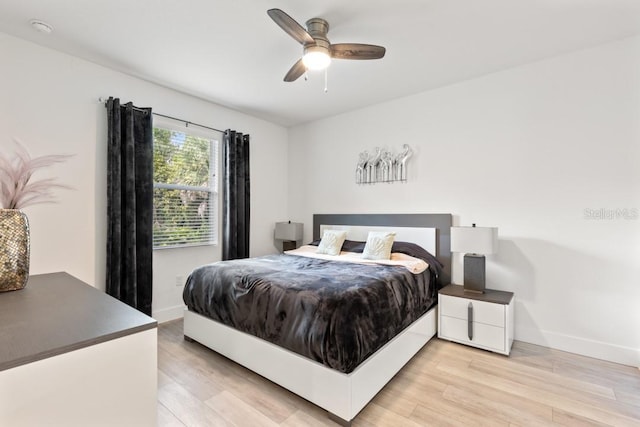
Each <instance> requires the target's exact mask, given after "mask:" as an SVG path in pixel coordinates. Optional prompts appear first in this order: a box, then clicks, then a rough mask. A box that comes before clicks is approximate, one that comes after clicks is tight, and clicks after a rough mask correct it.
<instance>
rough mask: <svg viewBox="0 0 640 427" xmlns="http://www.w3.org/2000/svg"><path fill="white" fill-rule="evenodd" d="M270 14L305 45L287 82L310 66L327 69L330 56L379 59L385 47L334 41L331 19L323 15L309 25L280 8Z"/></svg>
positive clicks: (310, 20) (288, 75)
mask: <svg viewBox="0 0 640 427" xmlns="http://www.w3.org/2000/svg"><path fill="white" fill-rule="evenodd" d="M267 14H269V16H270V17H271V19H273V20H274V21H275V23H276V24H278V25H279V26H280V28H282V29H283V30H284V31H285V32H286V33H287V34H289V35H290V36H291V37H293V38H294V40H296V41H297V42H298V43H300V44H302V46H303V48H304V55H303V56H302V58H300V59H299V60H298V61H297V62H296V63H295V64H293V67H291V69H290V70H289V72H288V73H287V74H286V75H285V76H284V81H285V82H293V81H295V80H297V79H298V77H300V76H301V75H303V74H304V73H305V72H306V71H307V70H308V69H309V70H324V69H326V68H327V67H328V66H329V64H330V63H331V59H332V58H335V59H380V58H382V57H384V54H385V52H386V49H385V48H384V47H382V46H376V45H372V44H361V43H338V44H331V43H330V42H329V39H328V38H327V33H328V32H329V23H328V22H327V21H325V20H324V19H321V18H311V19H309V20H308V21H307V22H306V25H307V29H306V30H305V29H304V27H302V25H300V24H298V23H297V22H296V21H295V20H294V19H293V18H292V17H290V16H289V15H287V14H286V13H285V12H283V11H282V10H280V9H269V10H268V11H267Z"/></svg>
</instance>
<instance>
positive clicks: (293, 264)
mask: <svg viewBox="0 0 640 427" xmlns="http://www.w3.org/2000/svg"><path fill="white" fill-rule="evenodd" d="M430 276H431V274H430V270H429V269H427V270H426V271H425V272H424V273H421V274H417V275H414V274H412V273H411V272H409V271H408V270H406V269H405V268H403V267H395V266H393V267H392V266H381V265H361V264H354V263H342V262H332V261H325V260H318V259H313V258H305V257H300V256H295V255H270V256H264V257H258V258H249V259H241V260H233V261H222V262H217V263H214V264H210V265H205V266H202V267H200V268H198V269H196V270H194V271H193V273H192V274H191V275H190V276H189V278H188V280H187V283H186V286H185V289H184V294H183V298H184V302H185V303H186V305H187V306H188V308H189V310H191V311H193V312H196V313H199V314H202V315H204V316H206V317H209V318H211V319H213V320H216V321H218V322H220V323H223V324H225V325H228V326H231V327H233V328H236V329H238V330H240V331H243V332H246V333H249V334H252V335H254V336H256V337H259V338H262V339H264V340H267V341H270V342H272V343H274V344H276V345H278V346H281V347H283V348H286V349H288V350H291V351H293V352H296V353H298V354H301V355H303V356H305V357H308V358H309V359H312V360H315V361H317V362H320V363H323V364H324V365H326V366H328V367H330V368H333V369H336V370H338V371H341V372H345V373H349V372H351V371H353V370H354V369H355V368H356V367H357V366H358V365H359V364H360V363H361V362H363V361H364V360H365V359H367V357H369V356H370V355H371V354H373V353H374V352H375V351H376V350H378V349H379V348H380V347H382V346H383V345H384V344H385V343H387V342H388V341H389V340H391V339H392V338H393V337H394V336H395V335H396V334H398V333H399V332H400V331H402V330H403V329H404V328H406V327H407V326H409V325H410V324H411V323H413V321H415V320H416V319H418V318H419V317H420V316H421V315H422V314H424V313H425V312H426V311H427V310H428V309H429V308H431V307H432V306H433V305H434V304H435V303H436V300H437V297H436V295H437V287H436V286H435V280H433V278H432V277H430ZM430 282H431V283H433V284H434V285H433V286H430Z"/></svg>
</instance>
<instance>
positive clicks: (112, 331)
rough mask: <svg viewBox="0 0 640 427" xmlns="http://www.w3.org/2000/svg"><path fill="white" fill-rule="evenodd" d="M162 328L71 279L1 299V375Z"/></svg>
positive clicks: (40, 279)
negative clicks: (18, 368)
mask: <svg viewBox="0 0 640 427" xmlns="http://www.w3.org/2000/svg"><path fill="white" fill-rule="evenodd" d="M156 326H157V322H156V321H155V320H154V319H152V318H151V317H149V316H147V315H145V314H143V313H141V312H139V311H137V310H135V309H133V308H131V307H129V306H128V305H126V304H124V303H122V302H120V301H118V300H117V299H115V298H113V297H111V296H109V295H107V294H105V293H104V292H102V291H100V290H98V289H96V288H94V287H92V286H89V285H87V284H86V283H84V282H82V281H80V280H78V279H76V278H75V277H73V276H71V275H69V274H67V273H51V274H42V275H35V276H30V277H29V281H28V283H27V286H26V287H25V288H24V289H21V290H18V291H10V292H2V293H0V371H3V370H6V369H10V368H14V367H16V366H20V365H24V364H27V363H31V362H35V361H37V360H41V359H46V358H48V357H52V356H56V355H59V354H62V353H67V352H70V351H73V350H78V349H80V348H84V347H89V346H92V345H95V344H99V343H102V342H106V341H109V340H113V339H116V338H120V337H124V336H127V335H131V334H134V333H136V332H141V331H144V330H147V329H153V328H155V327H156Z"/></svg>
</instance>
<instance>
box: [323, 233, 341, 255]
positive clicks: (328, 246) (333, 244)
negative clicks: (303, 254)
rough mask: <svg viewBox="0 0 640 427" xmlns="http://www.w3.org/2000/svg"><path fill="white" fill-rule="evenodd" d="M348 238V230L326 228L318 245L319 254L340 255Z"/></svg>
mask: <svg viewBox="0 0 640 427" xmlns="http://www.w3.org/2000/svg"><path fill="white" fill-rule="evenodd" d="M346 238H347V232H346V231H340V230H324V233H323V234H322V240H320V244H319V245H318V250H317V251H316V253H317V254H327V255H339V254H340V249H342V244H343V243H344V241H345V239H346Z"/></svg>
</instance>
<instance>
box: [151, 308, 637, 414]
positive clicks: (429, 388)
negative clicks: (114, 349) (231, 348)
mask: <svg viewBox="0 0 640 427" xmlns="http://www.w3.org/2000/svg"><path fill="white" fill-rule="evenodd" d="M158 425H159V426H251V427H253V426H289V427H294V426H336V424H335V423H333V422H332V421H330V420H329V419H328V417H327V413H326V412H325V411H323V410H322V409H320V408H318V407H317V406H315V405H312V404H311V403H309V402H307V401H305V400H304V399H302V398H300V397H298V396H296V395H294V394H293V393H290V392H289V391H287V390H285V389H283V388H281V387H279V386H277V385H275V384H273V383H272V382H270V381H268V380H266V379H264V378H262V377H260V376H259V375H256V374H254V373H253V372H251V371H249V370H248V369H245V368H243V367H241V366H239V365H237V364H235V363H234V362H232V361H230V360H228V359H226V358H224V357H222V356H220V355H218V354H217V353H215V352H213V351H211V350H209V349H207V348H206V347H204V346H202V345H200V344H198V343H191V342H186V341H184V339H183V336H182V321H181V320H178V321H174V322H169V323H165V324H162V325H160V327H159V328H158ZM353 425H354V426H363V427H364V426H367V427H368V426H431V425H433V426H467V425H469V426H544V425H562V426H603V425H614V426H640V370H638V369H637V368H633V367H629V366H622V365H617V364H615V363H609V362H604V361H600V360H596V359H591V358H588V357H583V356H577V355H574V354H570V353H565V352H562V351H556V350H550V349H548V348H545V347H540V346H536V345H531V344H526V343H521V342H515V343H514V346H513V350H512V353H511V356H510V357H505V356H500V355H497V354H493V353H489V352H485V351H482V350H477V349H474V348H470V347H466V346H462V345H458V344H454V343H450V342H447V341H442V340H439V339H436V338H434V339H432V340H431V341H430V342H429V343H428V344H427V345H426V346H425V347H424V348H423V349H422V350H421V351H420V352H419V353H418V354H417V355H416V356H415V357H414V358H413V359H412V360H411V361H410V362H409V363H408V364H407V365H406V366H405V367H404V369H402V371H400V372H399V373H398V374H397V375H396V376H395V377H394V378H393V379H392V380H391V381H390V382H389V384H387V386H386V387H385V388H384V389H383V390H382V391H381V392H380V393H379V394H378V395H377V396H376V397H375V398H374V399H373V401H372V402H371V403H369V405H367V406H366V407H365V408H364V410H363V411H362V412H361V413H360V414H359V415H358V416H357V417H356V419H355V420H354V422H353Z"/></svg>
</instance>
